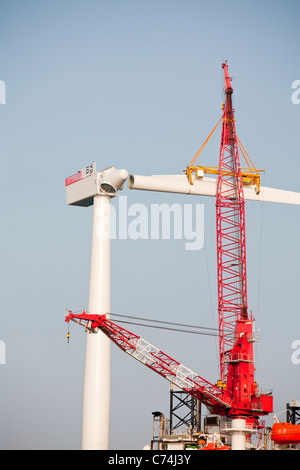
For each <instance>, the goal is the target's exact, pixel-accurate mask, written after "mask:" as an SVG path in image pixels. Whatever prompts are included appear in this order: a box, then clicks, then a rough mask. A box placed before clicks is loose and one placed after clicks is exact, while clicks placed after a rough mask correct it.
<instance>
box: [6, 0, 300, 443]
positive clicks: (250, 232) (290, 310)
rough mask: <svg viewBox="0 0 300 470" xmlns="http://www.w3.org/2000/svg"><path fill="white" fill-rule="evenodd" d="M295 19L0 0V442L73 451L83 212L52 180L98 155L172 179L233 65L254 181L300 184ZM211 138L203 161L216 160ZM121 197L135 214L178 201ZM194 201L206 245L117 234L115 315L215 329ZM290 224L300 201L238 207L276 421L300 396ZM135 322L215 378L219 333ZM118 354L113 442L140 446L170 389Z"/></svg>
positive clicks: (100, 160) (285, 14) (218, 9)
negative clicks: (68, 317)
mask: <svg viewBox="0 0 300 470" xmlns="http://www.w3.org/2000/svg"><path fill="white" fill-rule="evenodd" d="M299 14H300V5H299V2H298V1H296V0H295V1H291V0H288V1H278V0H275V1H274V0H272V1H270V0H265V1H263V2H261V1H257V0H253V1H252V2H246V1H243V0H242V1H233V0H228V1H227V2H223V1H202V0H173V1H168V0H159V1H156V0H153V1H147V0H144V1H142V0H127V1H120V0H119V1H118V0H110V1H108V0H107V1H106V0H104V1H102V0H98V1H96V0H85V1H82V0H62V1H58V0H53V1H48V0H45V1H38V0H36V1H32V0H27V1H21V0H19V1H17V0H10V1H5V0H1V1H0V57H1V60H0V80H3V81H4V82H5V84H6V104H0V135H1V138H0V154H1V161H2V172H1V191H2V209H1V213H2V230H1V245H2V257H1V259H2V263H1V286H2V292H1V315H0V332H1V333H0V339H1V340H2V341H4V342H5V345H6V354H7V357H6V364H5V365H0V376H1V392H0V394H1V400H0V416H1V420H0V448H1V449H40V448H42V449H79V448H80V444H81V407H82V385H83V367H84V352H85V338H84V332H83V331H79V330H80V328H78V329H76V327H73V328H72V330H71V342H70V344H69V349H68V350H67V344H66V332H67V329H66V325H65V323H64V310H65V308H70V309H74V310H76V309H80V308H85V307H86V306H87V301H88V284H89V263H90V259H89V257H90V240H91V222H92V211H91V208H90V209H80V208H76V207H68V206H67V204H66V198H65V188H64V178H65V177H66V176H69V175H71V174H72V173H75V172H76V171H77V170H79V169H81V168H82V167H83V166H85V165H87V164H89V163H93V162H96V164H97V168H98V169H101V168H105V167H107V166H110V165H115V166H116V167H121V168H127V169H128V171H129V172H130V173H137V174H166V173H169V174H170V173H171V174H173V173H174V174H175V173H181V170H182V169H183V168H184V167H185V166H186V165H187V164H188V163H189V162H190V160H191V159H192V157H193V156H194V154H195V153H196V151H197V150H198V148H199V147H200V145H201V144H202V142H203V141H204V140H205V138H206V137H207V135H208V134H209V132H210V131H211V129H212V128H213V126H214V125H215V123H216V122H217V121H218V119H219V117H220V109H221V108H220V106H221V101H222V69H221V63H222V61H223V60H224V59H227V60H228V63H229V71H230V74H231V75H232V76H233V77H234V81H233V88H234V105H235V109H236V120H237V129H238V132H239V136H240V138H241V140H242V141H243V143H244V145H245V146H246V148H247V150H248V153H249V154H250V155H251V157H252V159H253V160H254V162H255V163H256V164H257V166H259V167H263V168H265V169H266V176H265V179H264V182H263V183H264V184H265V185H267V186H272V187H277V188H282V189H290V190H293V191H299V190H300V187H299V178H298V174H299V171H300V167H299V160H300V158H299V156H300V155H299V124H300V105H295V104H293V103H292V101H291V95H292V92H293V90H292V88H291V85H292V82H293V81H294V80H300V66H299V39H300V38H299ZM218 139H219V136H217V137H216V138H215V140H214V141H213V142H212V145H211V147H210V148H209V150H208V153H207V154H206V155H205V158H206V159H207V160H206V161H207V162H209V163H210V164H211V165H216V164H217V162H218V150H219V140H218ZM122 195H124V196H125V195H126V196H127V197H128V203H129V204H133V203H136V202H142V203H143V204H145V205H147V207H150V204H151V203H152V202H167V203H169V204H171V203H173V202H178V203H180V204H182V203H184V202H186V201H187V200H186V199H185V198H184V197H183V196H182V197H181V196H174V195H173V196H172V195H160V194H154V193H141V192H135V191H129V189H128V188H125V189H124V191H123V193H122ZM191 201H192V199H188V202H191ZM195 202H199V201H198V200H195ZM201 202H202V203H205V248H204V249H203V250H200V251H198V252H188V251H185V250H184V244H183V241H182V240H181V241H180V240H179V241H176V240H170V241H169V242H168V241H164V240H158V241H151V240H148V241H145V240H137V241H133V240H127V241H125V240H114V241H112V311H115V312H118V313H123V314H127V315H137V316H145V317H148V318H149V317H153V318H155V319H157V318H161V319H165V320H168V321H170V320H173V321H174V322H182V320H183V319H184V321H187V319H188V322H189V323H192V324H199V325H203V326H216V325H217V300H216V249H215V220H214V218H215V213H214V201H211V200H205V201H204V200H202V201H201ZM113 204H115V205H116V206H117V204H118V202H117V200H115V201H113ZM299 228H300V222H299V208H298V207H291V206H274V205H267V204H266V205H264V206H263V208H262V207H261V206H260V205H255V204H254V203H253V204H248V205H247V247H248V248H247V250H248V271H249V304H250V307H251V308H252V309H253V313H254V316H255V317H256V318H257V326H258V327H260V333H261V340H260V342H259V343H258V345H257V346H256V354H257V356H256V358H257V362H256V366H257V371H256V372H257V380H258V382H259V384H260V385H261V386H262V387H263V388H267V389H268V388H271V389H273V390H274V411H275V412H276V411H281V410H282V409H284V408H285V404H286V402H289V401H290V400H291V399H292V398H296V399H300V396H299V390H300V386H299V385H300V381H299V372H300V365H298V366H297V365H295V364H293V363H292V361H291V355H292V349H291V345H292V343H293V341H295V340H297V339H298V340H299V339H300V332H299V298H298V292H299V271H298V269H299V268H298V267H299V262H300V258H299V241H298V240H299ZM261 234H262V236H261ZM206 257H207V259H208V264H206ZM207 266H208V269H207ZM259 280H260V282H259ZM210 289H211V292H212V295H211V296H210ZM132 329H133V330H134V331H136V332H137V333H139V334H141V335H142V336H143V337H145V339H148V341H150V342H151V343H152V344H154V345H156V346H157V347H159V348H160V349H162V350H163V351H165V352H166V353H169V354H170V355H173V357H175V359H178V360H179V361H181V362H182V363H183V364H185V365H186V366H187V367H190V368H191V369H193V370H194V371H196V372H198V373H199V374H200V375H202V376H203V377H205V378H207V379H208V380H210V381H213V382H215V381H216V380H217V379H218V367H217V353H216V345H217V343H216V341H215V339H212V338H209V337H201V336H200V337H199V336H196V335H195V337H194V336H193V337H190V336H188V337H187V336H185V335H182V334H180V333H177V334H174V333H173V334H171V333H167V332H162V331H159V330H151V329H145V328H144V329H141V330H138V328H135V327H133V328H132ZM191 336H192V335H191ZM124 356H125V355H124ZM124 356H123V355H122V353H121V352H120V351H119V350H118V349H116V348H112V397H111V400H112V402H111V409H112V411H111V448H112V449H141V448H142V447H143V446H144V445H145V444H148V443H149V442H150V440H151V437H152V415H151V412H152V411H154V410H157V409H159V410H160V411H162V412H164V413H165V414H166V415H168V410H169V386H168V383H167V382H164V380H163V379H161V378H160V377H158V376H156V375H155V374H154V373H151V372H150V371H149V370H144V368H143V366H141V365H140V364H138V363H137V362H136V361H133V360H131V359H130V358H129V357H127V356H126V357H124ZM145 369H146V368H145ZM297 393H298V395H297Z"/></svg>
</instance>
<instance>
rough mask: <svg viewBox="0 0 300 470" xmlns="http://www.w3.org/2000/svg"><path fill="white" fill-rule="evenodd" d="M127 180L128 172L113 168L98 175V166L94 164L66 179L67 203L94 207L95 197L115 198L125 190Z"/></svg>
mask: <svg viewBox="0 0 300 470" xmlns="http://www.w3.org/2000/svg"><path fill="white" fill-rule="evenodd" d="M127 178H128V172H127V170H118V169H116V168H115V167H113V166H111V167H109V168H106V169H105V170H102V171H100V172H98V173H97V172H96V164H95V163H93V164H92V165H89V166H87V167H85V168H83V169H82V170H80V171H78V172H77V173H75V174H74V175H72V176H69V177H68V178H66V180H65V187H66V195H67V203H68V204H69V205H71V206H82V207H88V206H91V205H93V201H94V197H95V196H99V195H106V196H110V197H115V196H117V195H118V191H119V190H121V189H123V187H124V184H125V181H126V179H127Z"/></svg>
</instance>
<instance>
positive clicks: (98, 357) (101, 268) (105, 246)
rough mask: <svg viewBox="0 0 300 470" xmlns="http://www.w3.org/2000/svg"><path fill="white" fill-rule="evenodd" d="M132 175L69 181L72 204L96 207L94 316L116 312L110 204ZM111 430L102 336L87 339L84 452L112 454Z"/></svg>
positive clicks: (79, 176) (85, 173)
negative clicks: (112, 287) (113, 305)
mask: <svg viewBox="0 0 300 470" xmlns="http://www.w3.org/2000/svg"><path fill="white" fill-rule="evenodd" d="M127 177H128V172H127V170H117V169H116V168H114V167H109V168H107V169H105V170H102V171H100V172H98V173H97V172H96V165H95V164H92V165H89V166H87V167H85V168H83V169H82V170H81V171H78V172H77V173H76V174H74V175H72V176H70V177H68V178H66V180H65V187H66V196H67V203H68V204H69V205H73V206H81V207H89V206H91V205H93V230H92V246H91V263H90V285H89V300H88V311H89V312H91V313H93V314H100V313H102V312H110V199H111V198H112V197H116V196H117V195H118V190H120V189H123V187H124V183H125V181H126V179H127ZM109 428H110V341H109V340H108V339H107V338H106V337H105V336H104V335H102V334H101V333H100V334H97V335H87V340H86V356H85V372H84V389H83V415H82V449H83V450H107V449H108V448H109Z"/></svg>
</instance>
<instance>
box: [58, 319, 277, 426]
mask: <svg viewBox="0 0 300 470" xmlns="http://www.w3.org/2000/svg"><path fill="white" fill-rule="evenodd" d="M65 321H66V322H67V323H69V322H70V321H74V322H76V323H79V324H80V325H82V326H84V327H85V329H86V330H87V331H89V332H90V333H97V332H98V330H101V331H102V332H103V333H104V334H105V335H106V336H107V337H108V338H109V339H110V340H112V341H113V342H114V343H115V344H116V345H117V346H118V347H119V348H120V349H122V350H123V351H124V352H126V353H127V354H129V355H130V356H131V357H133V358H134V359H136V360H138V361H139V362H141V363H142V364H144V365H146V366H147V367H149V368H150V369H152V370H153V371H154V372H156V373H157V374H159V375H161V376H162V377H164V378H165V379H167V380H169V382H171V383H173V384H174V385H176V386H177V387H179V388H180V389H182V390H184V391H186V392H187V393H189V394H190V395H192V396H193V397H195V398H197V399H198V400H199V401H200V402H201V403H203V404H204V405H206V406H207V408H208V409H209V410H210V411H211V412H213V413H216V414H219V415H228V416H230V415H233V414H234V413H233V414H232V411H233V410H235V411H237V403H235V402H234V401H233V400H232V399H231V398H230V397H229V395H228V393H226V391H223V390H222V389H221V388H219V387H217V386H216V385H213V384H212V383H210V382H208V381H207V380H205V379H204V378H203V377H201V376H200V375H198V374H196V373H195V372H193V371H192V370H190V369H188V368H187V367H185V366H184V365H183V364H181V363H180V362H178V361H176V360H175V359H173V358H172V357H170V356H168V355H167V354H165V353H164V352H162V351H161V350H159V349H157V348H156V347H155V346H153V345H151V344H150V343H148V342H147V341H146V340H145V339H143V338H141V337H140V336H138V335H136V334H134V333H131V332H130V331H128V330H126V329H125V328H122V327H121V326H119V325H117V324H116V323H113V322H112V321H110V320H108V319H107V317H106V315H105V314H103V315H96V314H88V313H86V312H85V311H83V312H82V313H72V312H71V311H69V312H68V314H67V315H66V318H65ZM269 398H270V397H269V396H267V397H266V396H260V395H258V394H257V396H256V397H255V399H254V400H253V403H252V413H251V416H253V417H258V416H260V415H262V414H265V411H266V404H267V405H268V399H269Z"/></svg>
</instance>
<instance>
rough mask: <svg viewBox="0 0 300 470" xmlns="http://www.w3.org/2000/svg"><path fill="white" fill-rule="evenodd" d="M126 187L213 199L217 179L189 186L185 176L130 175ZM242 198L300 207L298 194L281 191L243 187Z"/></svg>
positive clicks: (205, 180) (201, 179)
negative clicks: (211, 197)
mask: <svg viewBox="0 0 300 470" xmlns="http://www.w3.org/2000/svg"><path fill="white" fill-rule="evenodd" d="M128 185H129V188H130V189H140V190H144V191H159V192H167V193H179V194H194V195H199V196H214V197H215V196H216V195H217V179H215V178H207V177H203V178H193V184H191V183H190V182H189V180H188V178H187V176H186V175H152V176H141V175H130V177H129V184H128ZM244 197H245V199H248V200H252V201H264V202H276V203H282V204H298V205H300V193H296V192H292V191H285V190H282V189H274V188H266V187H261V188H260V192H259V193H257V188H256V186H253V185H244Z"/></svg>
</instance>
